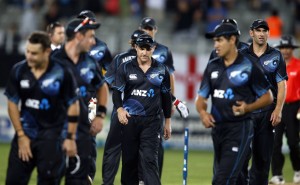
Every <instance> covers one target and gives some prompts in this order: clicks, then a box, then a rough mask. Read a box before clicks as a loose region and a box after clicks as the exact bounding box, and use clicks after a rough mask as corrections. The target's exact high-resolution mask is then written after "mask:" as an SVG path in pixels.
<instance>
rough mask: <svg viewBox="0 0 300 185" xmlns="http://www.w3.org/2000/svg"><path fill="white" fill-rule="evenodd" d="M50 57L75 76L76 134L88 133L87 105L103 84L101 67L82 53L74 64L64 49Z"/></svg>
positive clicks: (86, 54)
mask: <svg viewBox="0 0 300 185" xmlns="http://www.w3.org/2000/svg"><path fill="white" fill-rule="evenodd" d="M52 57H53V58H55V59H56V60H57V61H58V62H59V63H61V64H62V65H63V66H65V67H66V68H69V69H71V71H72V72H73V74H74V76H75V80H76V82H77V84H78V87H79V89H78V95H79V102H80V119H79V125H78V132H79V133H80V132H83V133H89V125H90V123H89V120H88V103H89V100H90V99H91V97H96V95H97V94H96V93H97V91H98V89H99V88H100V87H101V86H102V85H103V83H104V77H103V76H102V73H101V67H99V65H98V64H97V62H96V61H95V60H94V59H93V58H92V57H90V56H89V54H88V53H82V54H81V55H80V57H79V61H78V62H77V64H74V63H73V61H72V60H71V59H70V58H69V57H68V55H67V53H66V51H65V48H64V47H62V48H61V49H59V50H57V51H55V52H54V53H53V54H52Z"/></svg>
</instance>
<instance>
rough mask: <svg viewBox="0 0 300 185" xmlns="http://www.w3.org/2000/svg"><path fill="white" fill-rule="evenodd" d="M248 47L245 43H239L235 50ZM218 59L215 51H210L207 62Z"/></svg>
mask: <svg viewBox="0 0 300 185" xmlns="http://www.w3.org/2000/svg"><path fill="white" fill-rule="evenodd" d="M248 47H249V45H248V44H247V43H245V42H239V44H238V45H237V48H238V50H242V49H245V48H248ZM216 57H218V55H217V53H216V50H215V49H214V50H212V52H211V53H210V56H209V60H212V59H214V58H216Z"/></svg>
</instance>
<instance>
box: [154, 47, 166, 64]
mask: <svg viewBox="0 0 300 185" xmlns="http://www.w3.org/2000/svg"><path fill="white" fill-rule="evenodd" d="M167 56H168V52H167V49H166V48H163V47H159V46H157V47H156V49H155V51H154V52H153V55H152V57H153V58H154V59H155V60H157V61H158V62H160V63H164V62H165V61H166V60H167Z"/></svg>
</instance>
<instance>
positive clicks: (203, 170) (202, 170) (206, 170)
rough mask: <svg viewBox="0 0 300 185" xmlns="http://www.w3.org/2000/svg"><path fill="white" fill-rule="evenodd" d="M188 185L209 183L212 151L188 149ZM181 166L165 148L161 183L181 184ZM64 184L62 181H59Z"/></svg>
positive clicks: (2, 165) (1, 166)
mask: <svg viewBox="0 0 300 185" xmlns="http://www.w3.org/2000/svg"><path fill="white" fill-rule="evenodd" d="M9 149H10V145H9V144H0V154H1V157H0V185H4V183H5V176H6V168H7V161H8V153H9ZM102 155H103V148H99V149H98V159H97V173H96V178H95V181H94V184H95V185H100V184H101V182H102V181H101V165H102V161H101V160H102ZM188 157H189V158H188V180H187V184H188V185H209V184H211V178H212V160H213V153H212V152H204V151H191V150H190V151H189V156H188ZM182 168H183V150H171V149H168V150H165V155H164V167H163V176H162V184H163V185H180V184H182ZM283 173H284V176H285V179H286V181H287V182H291V180H292V177H293V170H292V167H291V163H290V160H289V157H288V156H286V164H285V166H284V172H283ZM61 184H64V183H61ZM115 184H116V185H120V184H121V183H120V170H119V173H118V174H117V176H116V179H115ZM29 185H36V172H34V173H33V175H32V177H31V181H30V183H29Z"/></svg>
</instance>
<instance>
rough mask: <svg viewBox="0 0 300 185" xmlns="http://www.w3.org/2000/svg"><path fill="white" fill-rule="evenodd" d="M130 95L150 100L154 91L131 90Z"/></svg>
mask: <svg viewBox="0 0 300 185" xmlns="http://www.w3.org/2000/svg"><path fill="white" fill-rule="evenodd" d="M131 95H133V96H142V97H149V98H152V97H154V90H153V89H149V90H148V91H147V90H139V89H133V91H132V93H131Z"/></svg>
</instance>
